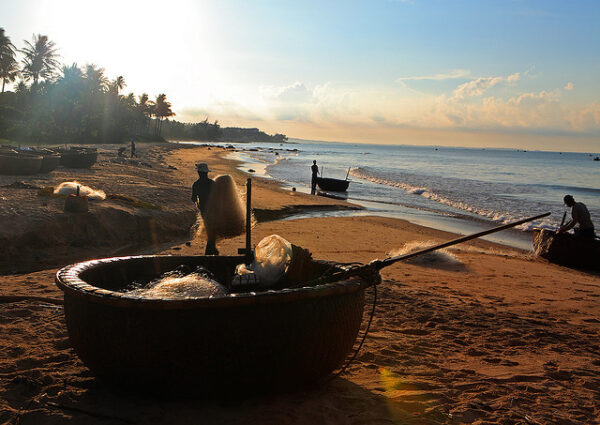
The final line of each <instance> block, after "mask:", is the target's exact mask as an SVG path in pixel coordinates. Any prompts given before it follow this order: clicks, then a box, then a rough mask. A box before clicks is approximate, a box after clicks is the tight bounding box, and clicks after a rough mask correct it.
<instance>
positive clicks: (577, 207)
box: [558, 195, 596, 238]
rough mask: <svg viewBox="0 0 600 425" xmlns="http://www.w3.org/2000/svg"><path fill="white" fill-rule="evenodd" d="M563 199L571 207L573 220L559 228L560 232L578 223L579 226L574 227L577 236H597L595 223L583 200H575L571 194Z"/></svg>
mask: <svg viewBox="0 0 600 425" xmlns="http://www.w3.org/2000/svg"><path fill="white" fill-rule="evenodd" d="M563 200H564V201H565V204H566V205H567V206H568V207H571V221H569V222H568V223H567V224H565V225H564V226H561V227H560V229H558V232H559V233H561V232H566V231H567V230H569V229H572V228H573V227H575V225H576V224H577V225H578V227H576V228H575V229H573V232H575V236H579V237H582V238H595V237H596V234H595V233H594V224H593V223H592V218H591V217H590V212H589V211H588V209H587V207H586V206H585V204H584V203H583V202H575V198H573V197H572V196H571V195H566V196H565V197H564V198H563Z"/></svg>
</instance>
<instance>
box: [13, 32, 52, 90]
mask: <svg viewBox="0 0 600 425" xmlns="http://www.w3.org/2000/svg"><path fill="white" fill-rule="evenodd" d="M21 53H23V54H24V55H25V57H24V58H23V70H22V74H23V77H24V78H25V80H30V79H32V78H33V83H34V84H35V85H37V83H38V81H39V80H40V78H42V79H49V78H52V76H53V75H54V72H55V71H56V69H57V68H58V65H59V62H58V59H57V58H58V53H57V49H56V47H55V45H54V42H53V41H50V40H48V36H46V35H41V34H38V35H37V36H36V35H35V34H34V36H33V39H32V43H30V42H28V41H27V40H25V48H24V49H23V50H21Z"/></svg>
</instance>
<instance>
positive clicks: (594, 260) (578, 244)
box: [533, 229, 600, 271]
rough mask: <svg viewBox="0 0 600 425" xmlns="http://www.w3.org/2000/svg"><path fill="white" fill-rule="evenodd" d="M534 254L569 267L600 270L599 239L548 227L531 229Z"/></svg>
mask: <svg viewBox="0 0 600 425" xmlns="http://www.w3.org/2000/svg"><path fill="white" fill-rule="evenodd" d="M533 249H534V251H535V254H536V255H538V256H540V257H542V258H545V259H547V260H548V261H551V262H553V263H557V264H561V265H564V266H569V267H577V268H584V269H590V270H598V271H600V240H598V239H597V238H596V239H591V238H581V237H577V236H574V235H571V234H569V233H556V232H555V231H553V230H548V229H534V230H533Z"/></svg>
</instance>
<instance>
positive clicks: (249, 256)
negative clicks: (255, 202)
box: [246, 179, 253, 264]
mask: <svg viewBox="0 0 600 425" xmlns="http://www.w3.org/2000/svg"><path fill="white" fill-rule="evenodd" d="M251 232H252V179H248V180H247V181H246V261H247V264H250V263H251V262H252V260H253V259H252V233H251Z"/></svg>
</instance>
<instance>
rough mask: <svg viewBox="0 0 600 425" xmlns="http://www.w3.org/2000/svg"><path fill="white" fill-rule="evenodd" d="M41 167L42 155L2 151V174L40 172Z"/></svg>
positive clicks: (0, 163)
mask: <svg viewBox="0 0 600 425" xmlns="http://www.w3.org/2000/svg"><path fill="white" fill-rule="evenodd" d="M41 167H42V157H41V156H40V155H34V154H29V153H22V152H18V153H16V152H9V151H5V152H2V153H0V174H8V175H32V174H37V173H39V171H40V169H41Z"/></svg>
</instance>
